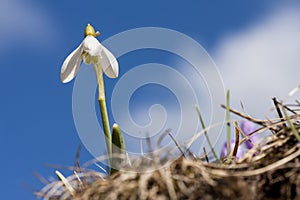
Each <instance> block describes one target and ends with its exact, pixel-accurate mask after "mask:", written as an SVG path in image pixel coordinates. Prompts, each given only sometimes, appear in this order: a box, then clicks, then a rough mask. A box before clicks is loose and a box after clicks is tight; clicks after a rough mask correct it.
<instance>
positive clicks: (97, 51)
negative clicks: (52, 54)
mask: <svg viewBox="0 0 300 200" xmlns="http://www.w3.org/2000/svg"><path fill="white" fill-rule="evenodd" d="M99 35H100V33H99V32H98V31H97V32H95V30H94V28H93V27H92V26H91V25H90V24H88V25H87V26H86V28H85V31H84V40H83V41H82V42H81V44H80V45H79V46H78V47H77V48H76V49H75V50H74V51H73V52H72V53H71V54H70V55H69V56H68V57H67V58H66V60H65V61H64V63H63V65H62V68H61V73H60V78H61V81H62V82H63V83H67V82H69V81H71V80H72V79H73V78H74V77H75V76H76V74H77V72H78V70H79V67H80V65H81V63H82V61H84V63H86V64H91V65H92V66H93V68H94V71H95V74H96V77H97V82H98V102H99V106H100V113H101V119H102V125H103V130H104V135H105V141H106V147H107V153H108V156H109V158H110V162H112V161H111V158H112V157H111V156H112V137H111V133H110V125H109V120H108V114H107V108H106V101H105V90H104V81H103V72H104V73H105V75H107V76H108V77H109V78H117V77H118V75H119V65H118V62H117V60H116V58H115V57H114V55H113V54H112V53H111V52H110V51H109V50H108V49H106V48H105V47H104V46H103V45H102V44H101V43H100V42H99V41H98V40H97V39H96V37H97V36H99ZM119 134H120V135H119V136H118V137H119V138H123V135H122V133H121V131H119ZM123 143H124V140H123ZM124 144H125V143H124ZM119 148H120V149H121V148H124V149H125V146H124V147H123V146H119ZM111 164H112V163H111Z"/></svg>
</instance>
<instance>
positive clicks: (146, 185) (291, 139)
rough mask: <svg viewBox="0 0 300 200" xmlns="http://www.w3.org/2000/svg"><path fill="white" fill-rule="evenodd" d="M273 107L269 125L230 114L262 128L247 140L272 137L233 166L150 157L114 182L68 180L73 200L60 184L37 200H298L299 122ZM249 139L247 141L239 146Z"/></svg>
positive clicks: (90, 176)
mask: <svg viewBox="0 0 300 200" xmlns="http://www.w3.org/2000/svg"><path fill="white" fill-rule="evenodd" d="M273 100H274V99H273ZM275 101H276V103H275V105H276V110H277V112H278V114H279V116H280V117H279V118H277V119H273V120H258V119H253V118H251V117H250V116H248V115H245V114H243V113H239V112H238V111H236V110H233V109H229V110H230V111H231V112H232V113H235V114H237V115H239V116H241V117H244V118H246V119H248V120H251V121H252V122H254V123H257V124H258V125H260V126H261V128H259V129H257V130H256V131H254V132H253V133H252V134H251V135H254V134H260V133H261V132H262V131H264V130H269V131H270V132H272V136H269V137H267V138H265V142H264V143H263V144H262V145H256V146H254V148H253V149H251V150H250V151H249V152H247V153H246V154H245V155H244V157H243V158H241V159H240V160H239V161H237V162H234V161H232V162H231V163H230V164H225V163H223V164H218V163H207V162H206V160H205V159H200V158H195V157H194V156H191V155H190V154H189V155H185V154H183V155H182V156H181V157H180V158H177V159H175V158H170V157H168V156H166V157H163V158H162V157H161V156H155V155H151V157H141V158H139V159H134V160H131V162H130V163H131V165H130V166H129V165H128V163H126V164H127V165H126V166H124V167H123V168H122V169H121V170H120V171H119V172H117V173H116V174H114V175H113V176H109V177H104V176H103V175H102V174H100V173H98V172H91V171H89V172H87V171H86V172H81V173H79V174H77V175H76V176H75V175H73V176H70V177H68V178H67V180H68V181H69V183H70V185H71V186H72V187H73V188H74V189H75V191H76V193H75V194H74V196H73V197H71V195H70V193H69V192H67V191H66V189H65V187H64V184H63V183H62V182H61V181H56V182H52V183H49V184H48V185H46V186H45V187H44V188H43V189H42V190H41V191H40V192H39V193H37V195H39V196H42V197H43V198H44V199H49V200H54V199H73V200H100V199H145V200H146V199H204V200H213V199H225V200H226V199H242V200H252V199H253V200H254V199H255V200H256V199H300V162H299V159H300V143H299V141H298V140H297V137H298V136H297V135H299V132H300V123H299V117H300V116H299V114H298V113H297V112H296V111H295V110H292V109H290V108H289V107H287V106H284V105H282V104H281V103H280V102H277V100H276V99H275V100H274V102H275ZM281 111H283V113H284V115H282V114H281ZM167 134H169V132H168V133H167ZM167 134H165V135H167ZM247 139H249V137H247V136H245V137H244V138H242V139H241V140H240V141H239V144H242V143H243V142H245V141H246V140H247ZM165 153H166V155H168V152H165ZM160 155H161V154H160ZM206 159H207V157H206ZM146 169H149V170H146Z"/></svg>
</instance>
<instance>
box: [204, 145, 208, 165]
mask: <svg viewBox="0 0 300 200" xmlns="http://www.w3.org/2000/svg"><path fill="white" fill-rule="evenodd" d="M203 152H204V156H205V160H206V162H207V163H209V159H208V156H207V153H206V149H205V147H203Z"/></svg>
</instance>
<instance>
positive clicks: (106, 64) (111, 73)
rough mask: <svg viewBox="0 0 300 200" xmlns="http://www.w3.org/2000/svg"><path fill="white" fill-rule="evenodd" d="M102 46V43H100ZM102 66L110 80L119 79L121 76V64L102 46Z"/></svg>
mask: <svg viewBox="0 0 300 200" xmlns="http://www.w3.org/2000/svg"><path fill="white" fill-rule="evenodd" d="M99 44H100V43H99ZM100 45H101V44H100ZM101 48H102V51H101V57H100V64H101V65H102V69H103V71H104V73H105V74H106V76H108V77H109V78H117V77H118V76H119V64H118V61H117V59H116V58H115V56H114V55H113V54H112V53H111V52H110V51H109V50H108V49H106V48H105V47H104V46H103V45H101Z"/></svg>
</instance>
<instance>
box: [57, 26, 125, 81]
mask: <svg viewBox="0 0 300 200" xmlns="http://www.w3.org/2000/svg"><path fill="white" fill-rule="evenodd" d="M84 35H85V38H84V40H83V41H82V42H81V44H80V45H79V46H78V47H77V48H76V49H75V50H74V51H73V52H72V53H71V54H70V55H69V56H68V57H67V58H66V60H65V61H64V63H63V65H62V68H61V73H60V79H61V81H62V82H63V83H67V82H69V81H71V80H72V79H73V78H74V77H75V76H76V74H77V72H78V70H79V67H80V65H81V63H82V60H83V61H84V63H86V64H91V65H93V67H94V70H95V72H96V75H97V78H98V82H99V79H100V78H102V70H103V71H104V73H105V74H106V75H107V76H108V77H110V78H117V77H118V74H119V66H118V62H117V60H116V58H115V57H114V56H113V54H112V53H111V52H110V51H109V50H107V49H106V48H105V47H104V46H103V45H102V44H101V43H100V42H99V41H98V40H97V39H96V37H97V36H99V35H100V33H99V32H95V30H94V28H93V27H92V26H91V25H90V24H88V25H87V27H86V28H85V32H84ZM100 76H101V77H100Z"/></svg>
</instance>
